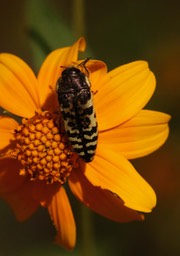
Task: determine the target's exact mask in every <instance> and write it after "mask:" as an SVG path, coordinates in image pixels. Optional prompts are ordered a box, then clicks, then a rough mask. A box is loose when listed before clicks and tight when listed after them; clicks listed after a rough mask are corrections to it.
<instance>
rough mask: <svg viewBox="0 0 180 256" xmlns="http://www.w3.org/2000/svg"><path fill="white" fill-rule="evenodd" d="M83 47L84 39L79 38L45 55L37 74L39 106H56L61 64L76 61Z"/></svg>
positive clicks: (64, 65) (70, 63)
mask: <svg viewBox="0 0 180 256" xmlns="http://www.w3.org/2000/svg"><path fill="white" fill-rule="evenodd" d="M84 49H85V40H84V38H80V39H79V40H78V41H77V42H76V43H75V44H74V45H73V46H71V47H65V48H60V49H57V50H55V51H53V52H51V53H50V54H49V55H48V56H47V58H46V59H45V61H44V63H43V64H42V66H41V69H40V71H39V74H38V82H39V92H40V98H41V106H43V107H44V108H46V109H49V108H56V105H57V102H56V100H57V96H56V83H57V80H58V78H59V76H60V74H61V72H62V70H63V69H62V66H63V67H66V66H69V65H72V62H74V61H77V58H78V52H79V51H84Z"/></svg>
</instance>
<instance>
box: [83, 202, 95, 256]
mask: <svg viewBox="0 0 180 256" xmlns="http://www.w3.org/2000/svg"><path fill="white" fill-rule="evenodd" d="M92 217H93V216H92V212H91V211H90V210H89V209H88V208H86V207H84V206H83V205H81V229H82V242H81V243H80V244H81V254H80V255H85V256H92V255H95V239H94V235H93V233H94V232H93V218H92Z"/></svg>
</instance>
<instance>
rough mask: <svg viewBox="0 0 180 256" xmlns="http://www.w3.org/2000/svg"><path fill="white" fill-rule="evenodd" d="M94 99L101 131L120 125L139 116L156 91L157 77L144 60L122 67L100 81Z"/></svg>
mask: <svg viewBox="0 0 180 256" xmlns="http://www.w3.org/2000/svg"><path fill="white" fill-rule="evenodd" d="M98 86H99V88H98V91H97V93H96V94H95V97H94V104H95V108H96V114H97V120H98V126H99V130H100V131H102V130H106V129H110V128H112V127H115V126H118V125H120V124H122V123H124V122H126V121H127V120H129V119H130V118H132V117H133V116H134V115H136V114H137V113H138V112H139V111H140V110H141V109H142V108H143V107H144V106H145V105H146V103H147V102H148V101H149V99H150V97H151V96H152V94H153V92H154V89H155V77H154V75H153V73H152V72H151V71H150V70H149V68H148V64H147V63H146V62H144V61H136V62H132V63H130V64H126V65H123V66H120V67H118V68H116V69H114V70H112V71H111V72H109V73H108V74H107V76H106V81H104V82H103V83H101V81H99V85H98Z"/></svg>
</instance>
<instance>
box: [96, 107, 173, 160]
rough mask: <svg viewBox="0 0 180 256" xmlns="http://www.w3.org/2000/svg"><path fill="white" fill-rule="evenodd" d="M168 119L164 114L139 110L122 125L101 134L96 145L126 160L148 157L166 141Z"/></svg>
mask: <svg viewBox="0 0 180 256" xmlns="http://www.w3.org/2000/svg"><path fill="white" fill-rule="evenodd" d="M169 119H170V116H169V115H167V114H164V113H160V112H156V111H148V110H141V111H140V112H139V113H138V114H137V115H136V116H135V117H133V118H132V119H130V120H129V121H127V122H125V123H124V124H122V125H120V126H118V127H115V128H114V129H111V130H107V131H104V132H101V133H100V134H99V138H98V143H99V144H100V145H101V146H103V147H108V148H110V149H111V150H112V151H115V152H119V153H120V154H121V155H123V156H124V157H125V158H127V159H133V158H138V157H142V156H145V155H148V154H150V153H151V152H153V151H155V150H157V149H158V148H159V147H160V146H161V145H162V144H163V143H164V142H165V141H166V139H167V137H168V134H169V128H168V121H169Z"/></svg>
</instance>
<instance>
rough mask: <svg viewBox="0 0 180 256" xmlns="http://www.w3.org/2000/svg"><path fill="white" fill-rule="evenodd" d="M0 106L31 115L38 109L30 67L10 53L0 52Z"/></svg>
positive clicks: (24, 115)
mask: <svg viewBox="0 0 180 256" xmlns="http://www.w3.org/2000/svg"><path fill="white" fill-rule="evenodd" d="M0 85H1V94H0V106H1V107H2V108H4V109H6V110H8V111H9V112H11V113H13V114H15V115H18V116H22V117H31V116H32V115H34V112H35V111H36V110H37V109H39V106H40V105H39V98H38V91H37V79H36V77H35V75H34V73H33V71H32V70H31V69H30V67H29V66H28V65H27V64H26V63H25V62H24V61H22V60H21V59H20V58H18V57H16V56H15V55H12V54H7V53H2V54H0Z"/></svg>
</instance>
